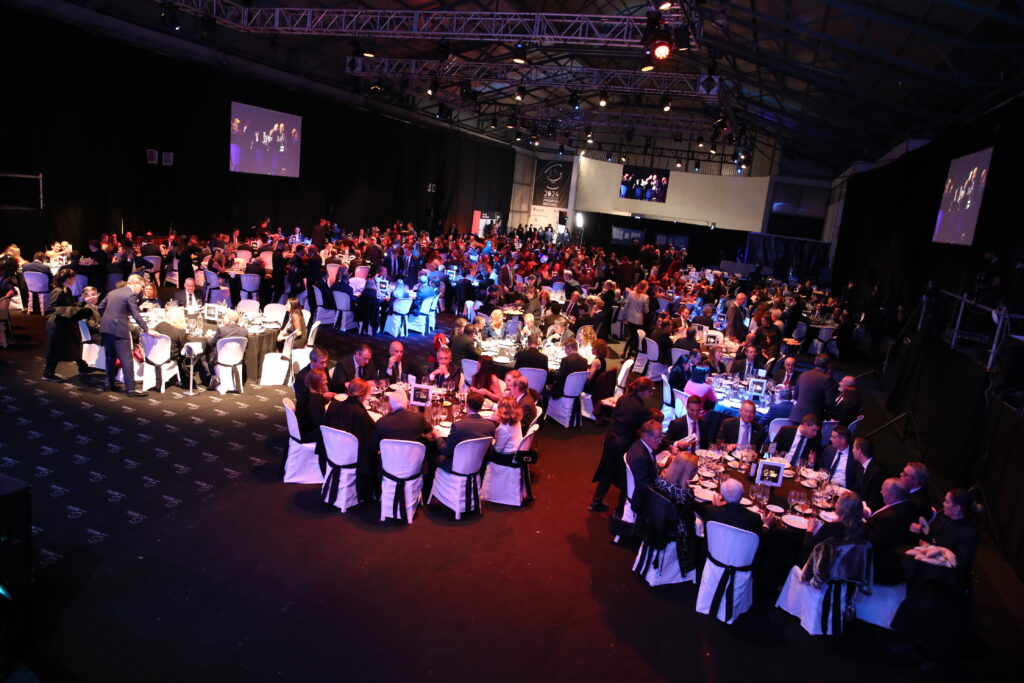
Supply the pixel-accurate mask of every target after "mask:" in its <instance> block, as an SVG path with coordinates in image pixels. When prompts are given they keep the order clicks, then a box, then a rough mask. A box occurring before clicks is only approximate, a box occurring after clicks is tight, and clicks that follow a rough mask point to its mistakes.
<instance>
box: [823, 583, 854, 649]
mask: <svg viewBox="0 0 1024 683" xmlns="http://www.w3.org/2000/svg"><path fill="white" fill-rule="evenodd" d="M843 586H846V601H845V604H843V599H842V591H843ZM857 589H858V586H857V584H855V583H852V582H850V581H829V582H828V584H827V585H826V586H825V600H824V603H823V604H822V607H821V632H822V634H827V633H828V622H829V619H831V620H832V635H834V636H835V635H839V634H840V633H842V632H843V624H844V623H846V622H848V621H852V620H853V618H854V616H855V614H856V609H857V608H856V605H855V603H854V596H855V595H856V594H857Z"/></svg>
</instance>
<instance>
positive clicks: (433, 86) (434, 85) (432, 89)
mask: <svg viewBox="0 0 1024 683" xmlns="http://www.w3.org/2000/svg"><path fill="white" fill-rule="evenodd" d="M440 89H441V84H440V83H438V82H437V79H436V78H432V79H431V80H430V85H428V86H427V95H429V96H430V97H433V96H434V93H436V92H437V91H438V90H440Z"/></svg>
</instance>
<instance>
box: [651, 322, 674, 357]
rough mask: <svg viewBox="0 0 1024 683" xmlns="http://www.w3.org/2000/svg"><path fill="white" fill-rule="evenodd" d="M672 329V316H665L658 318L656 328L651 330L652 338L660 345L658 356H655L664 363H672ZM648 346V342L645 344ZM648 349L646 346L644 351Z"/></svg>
mask: <svg viewBox="0 0 1024 683" xmlns="http://www.w3.org/2000/svg"><path fill="white" fill-rule="evenodd" d="M671 331H672V318H669V317H668V316H665V317H664V318H661V319H660V320H658V322H657V323H656V324H655V326H654V329H653V330H651V334H650V338H651V341H653V342H654V343H655V344H657V345H658V357H657V358H653V359H651V360H654V361H656V362H658V363H661V364H662V365H672V338H671V337H670V336H669V333H670V332H671ZM645 346H646V344H645ZM646 350H647V349H646V348H645V349H644V351H646Z"/></svg>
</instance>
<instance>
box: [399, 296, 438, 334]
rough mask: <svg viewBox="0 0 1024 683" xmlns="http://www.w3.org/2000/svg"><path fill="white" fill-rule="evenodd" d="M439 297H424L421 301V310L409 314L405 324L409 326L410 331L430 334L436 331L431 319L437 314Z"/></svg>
mask: <svg viewBox="0 0 1024 683" xmlns="http://www.w3.org/2000/svg"><path fill="white" fill-rule="evenodd" d="M437 299H438V297H437V296H432V297H430V298H429V299H423V300H422V301H420V306H419V310H416V311H413V312H412V313H410V314H409V317H408V318H407V319H406V321H405V324H406V325H407V326H408V328H409V331H410V332H419V333H420V334H429V333H430V332H433V331H434V328H433V325H432V322H431V321H432V320H433V319H434V318H433V316H434V315H436V311H437Z"/></svg>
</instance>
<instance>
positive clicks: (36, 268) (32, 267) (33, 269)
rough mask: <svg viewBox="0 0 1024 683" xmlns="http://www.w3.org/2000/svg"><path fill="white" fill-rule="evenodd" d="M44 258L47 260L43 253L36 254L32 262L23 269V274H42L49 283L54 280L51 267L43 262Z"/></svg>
mask: <svg viewBox="0 0 1024 683" xmlns="http://www.w3.org/2000/svg"><path fill="white" fill-rule="evenodd" d="M44 258H46V254H44V253H43V252H41V251H37V252H36V253H35V256H33V257H32V260H31V261H29V262H28V263H26V264H25V265H23V266H22V267H21V271H22V272H23V273H25V272H28V273H42V274H43V275H45V276H46V278H47V281H49V280H50V279H52V278H51V273H50V266H48V265H46V264H45V263H44V262H43V259H44Z"/></svg>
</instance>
